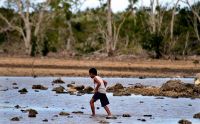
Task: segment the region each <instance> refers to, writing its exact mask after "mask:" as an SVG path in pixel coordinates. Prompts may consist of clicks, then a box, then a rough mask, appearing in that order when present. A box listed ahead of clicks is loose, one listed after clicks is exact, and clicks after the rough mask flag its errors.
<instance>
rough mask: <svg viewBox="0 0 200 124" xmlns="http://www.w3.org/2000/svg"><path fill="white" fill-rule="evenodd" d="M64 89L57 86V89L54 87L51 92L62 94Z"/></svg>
mask: <svg viewBox="0 0 200 124" xmlns="http://www.w3.org/2000/svg"><path fill="white" fill-rule="evenodd" d="M64 89H65V88H64V87H63V86H59V87H55V88H53V90H52V91H56V93H64Z"/></svg>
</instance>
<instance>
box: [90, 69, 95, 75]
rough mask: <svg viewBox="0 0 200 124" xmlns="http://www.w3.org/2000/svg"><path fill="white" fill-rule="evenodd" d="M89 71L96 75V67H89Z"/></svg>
mask: <svg viewBox="0 0 200 124" xmlns="http://www.w3.org/2000/svg"><path fill="white" fill-rule="evenodd" d="M89 73H92V74H94V75H97V69H96V68H91V69H90V70H89Z"/></svg>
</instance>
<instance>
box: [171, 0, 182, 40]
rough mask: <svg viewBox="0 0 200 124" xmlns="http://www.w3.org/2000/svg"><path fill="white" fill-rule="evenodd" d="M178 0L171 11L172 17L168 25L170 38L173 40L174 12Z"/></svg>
mask: <svg viewBox="0 0 200 124" xmlns="http://www.w3.org/2000/svg"><path fill="white" fill-rule="evenodd" d="M179 1H180V0H177V2H176V4H175V6H174V9H173V11H172V19H171V25H170V40H171V41H172V42H173V40H174V19H175V13H176V7H177V5H178V3H179Z"/></svg>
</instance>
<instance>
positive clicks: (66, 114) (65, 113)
mask: <svg viewBox="0 0 200 124" xmlns="http://www.w3.org/2000/svg"><path fill="white" fill-rule="evenodd" d="M59 115H60V116H68V115H70V114H69V113H67V112H60V113H59Z"/></svg>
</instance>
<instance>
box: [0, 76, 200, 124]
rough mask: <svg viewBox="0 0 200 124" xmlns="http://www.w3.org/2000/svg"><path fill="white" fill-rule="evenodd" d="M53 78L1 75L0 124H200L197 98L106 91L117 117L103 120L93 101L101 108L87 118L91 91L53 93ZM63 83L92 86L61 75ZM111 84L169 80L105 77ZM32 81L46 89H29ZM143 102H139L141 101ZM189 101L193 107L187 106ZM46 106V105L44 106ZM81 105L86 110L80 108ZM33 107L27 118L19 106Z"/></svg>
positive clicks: (189, 80) (154, 83)
mask: <svg viewBox="0 0 200 124" xmlns="http://www.w3.org/2000/svg"><path fill="white" fill-rule="evenodd" d="M54 79H56V78H52V77H41V78H32V77H1V78H0V90H3V89H8V90H7V91H0V124H9V123H19V124H27V123H31V124H40V123H48V124H49V123H50V124H63V123H67V124H89V123H92V124H95V123H99V121H102V120H103V121H107V122H110V123H112V124H115V123H124V124H144V123H145V124H176V123H177V122H178V120H180V119H188V120H190V121H192V122H193V124H200V120H198V119H193V118H192V117H193V115H194V114H195V113H198V112H200V106H199V105H200V99H189V98H179V99H173V98H166V97H165V98H164V99H156V97H148V96H140V95H137V96H136V95H132V96H123V97H113V96H112V94H108V98H109V100H110V103H111V104H110V108H111V111H112V113H113V114H114V115H115V116H117V117H118V118H117V119H116V120H107V119H105V117H106V114H105V111H104V110H103V108H101V107H100V103H99V101H98V102H97V103H96V107H100V109H98V110H97V111H96V113H97V117H93V118H90V114H91V112H90V106H89V100H90V98H91V97H92V94H86V95H83V96H72V95H69V94H55V92H52V91H51V90H52V88H53V87H55V86H52V84H51V82H52V81H53V80H54ZM62 79H63V80H64V81H65V82H66V84H64V85H63V86H65V87H66V85H67V84H68V83H71V82H72V81H74V82H75V83H76V84H85V85H91V84H92V83H91V80H90V79H89V78H81V77H80V78H77V77H70V78H67V77H66V78H62ZM106 79H107V80H108V81H109V83H110V85H112V84H114V83H116V82H121V83H122V84H124V85H125V86H128V85H129V84H134V83H142V84H145V85H154V86H160V85H161V84H162V83H164V82H166V81H167V80H169V78H147V79H137V78H106ZM181 80H183V81H184V82H187V83H192V82H193V79H190V78H189V79H181ZM14 82H16V83H17V84H18V85H17V86H18V87H19V89H21V88H27V89H28V93H27V94H23V95H22V94H19V93H18V90H17V89H13V88H12V87H13V86H12V83H14ZM33 84H43V85H44V86H47V87H48V88H49V89H48V90H45V91H39V92H35V91H34V90H32V89H31V87H32V85H33ZM141 101H142V102H141ZM189 104H191V105H192V106H189ZM15 105H20V106H21V107H24V108H20V109H16V108H14V106H15ZM46 107H48V108H46ZM81 107H84V108H85V109H81ZM28 108H33V109H36V110H37V111H38V113H39V114H38V115H37V117H36V118H28V115H27V113H22V112H21V111H20V110H21V109H28ZM61 111H66V112H69V113H71V116H70V117H62V116H59V117H54V115H58V114H59V112H61ZM73 111H83V112H84V114H80V115H77V114H72V112H73ZM123 113H129V114H130V115H131V116H132V117H130V118H123V117H122V114H123ZM149 114H150V115H152V117H151V118H150V117H144V116H143V115H149ZM15 116H21V117H22V119H21V120H20V121H19V122H12V121H10V119H11V118H12V117H15ZM44 119H48V122H42V120H44ZM137 119H146V122H141V121H139V120H137Z"/></svg>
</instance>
